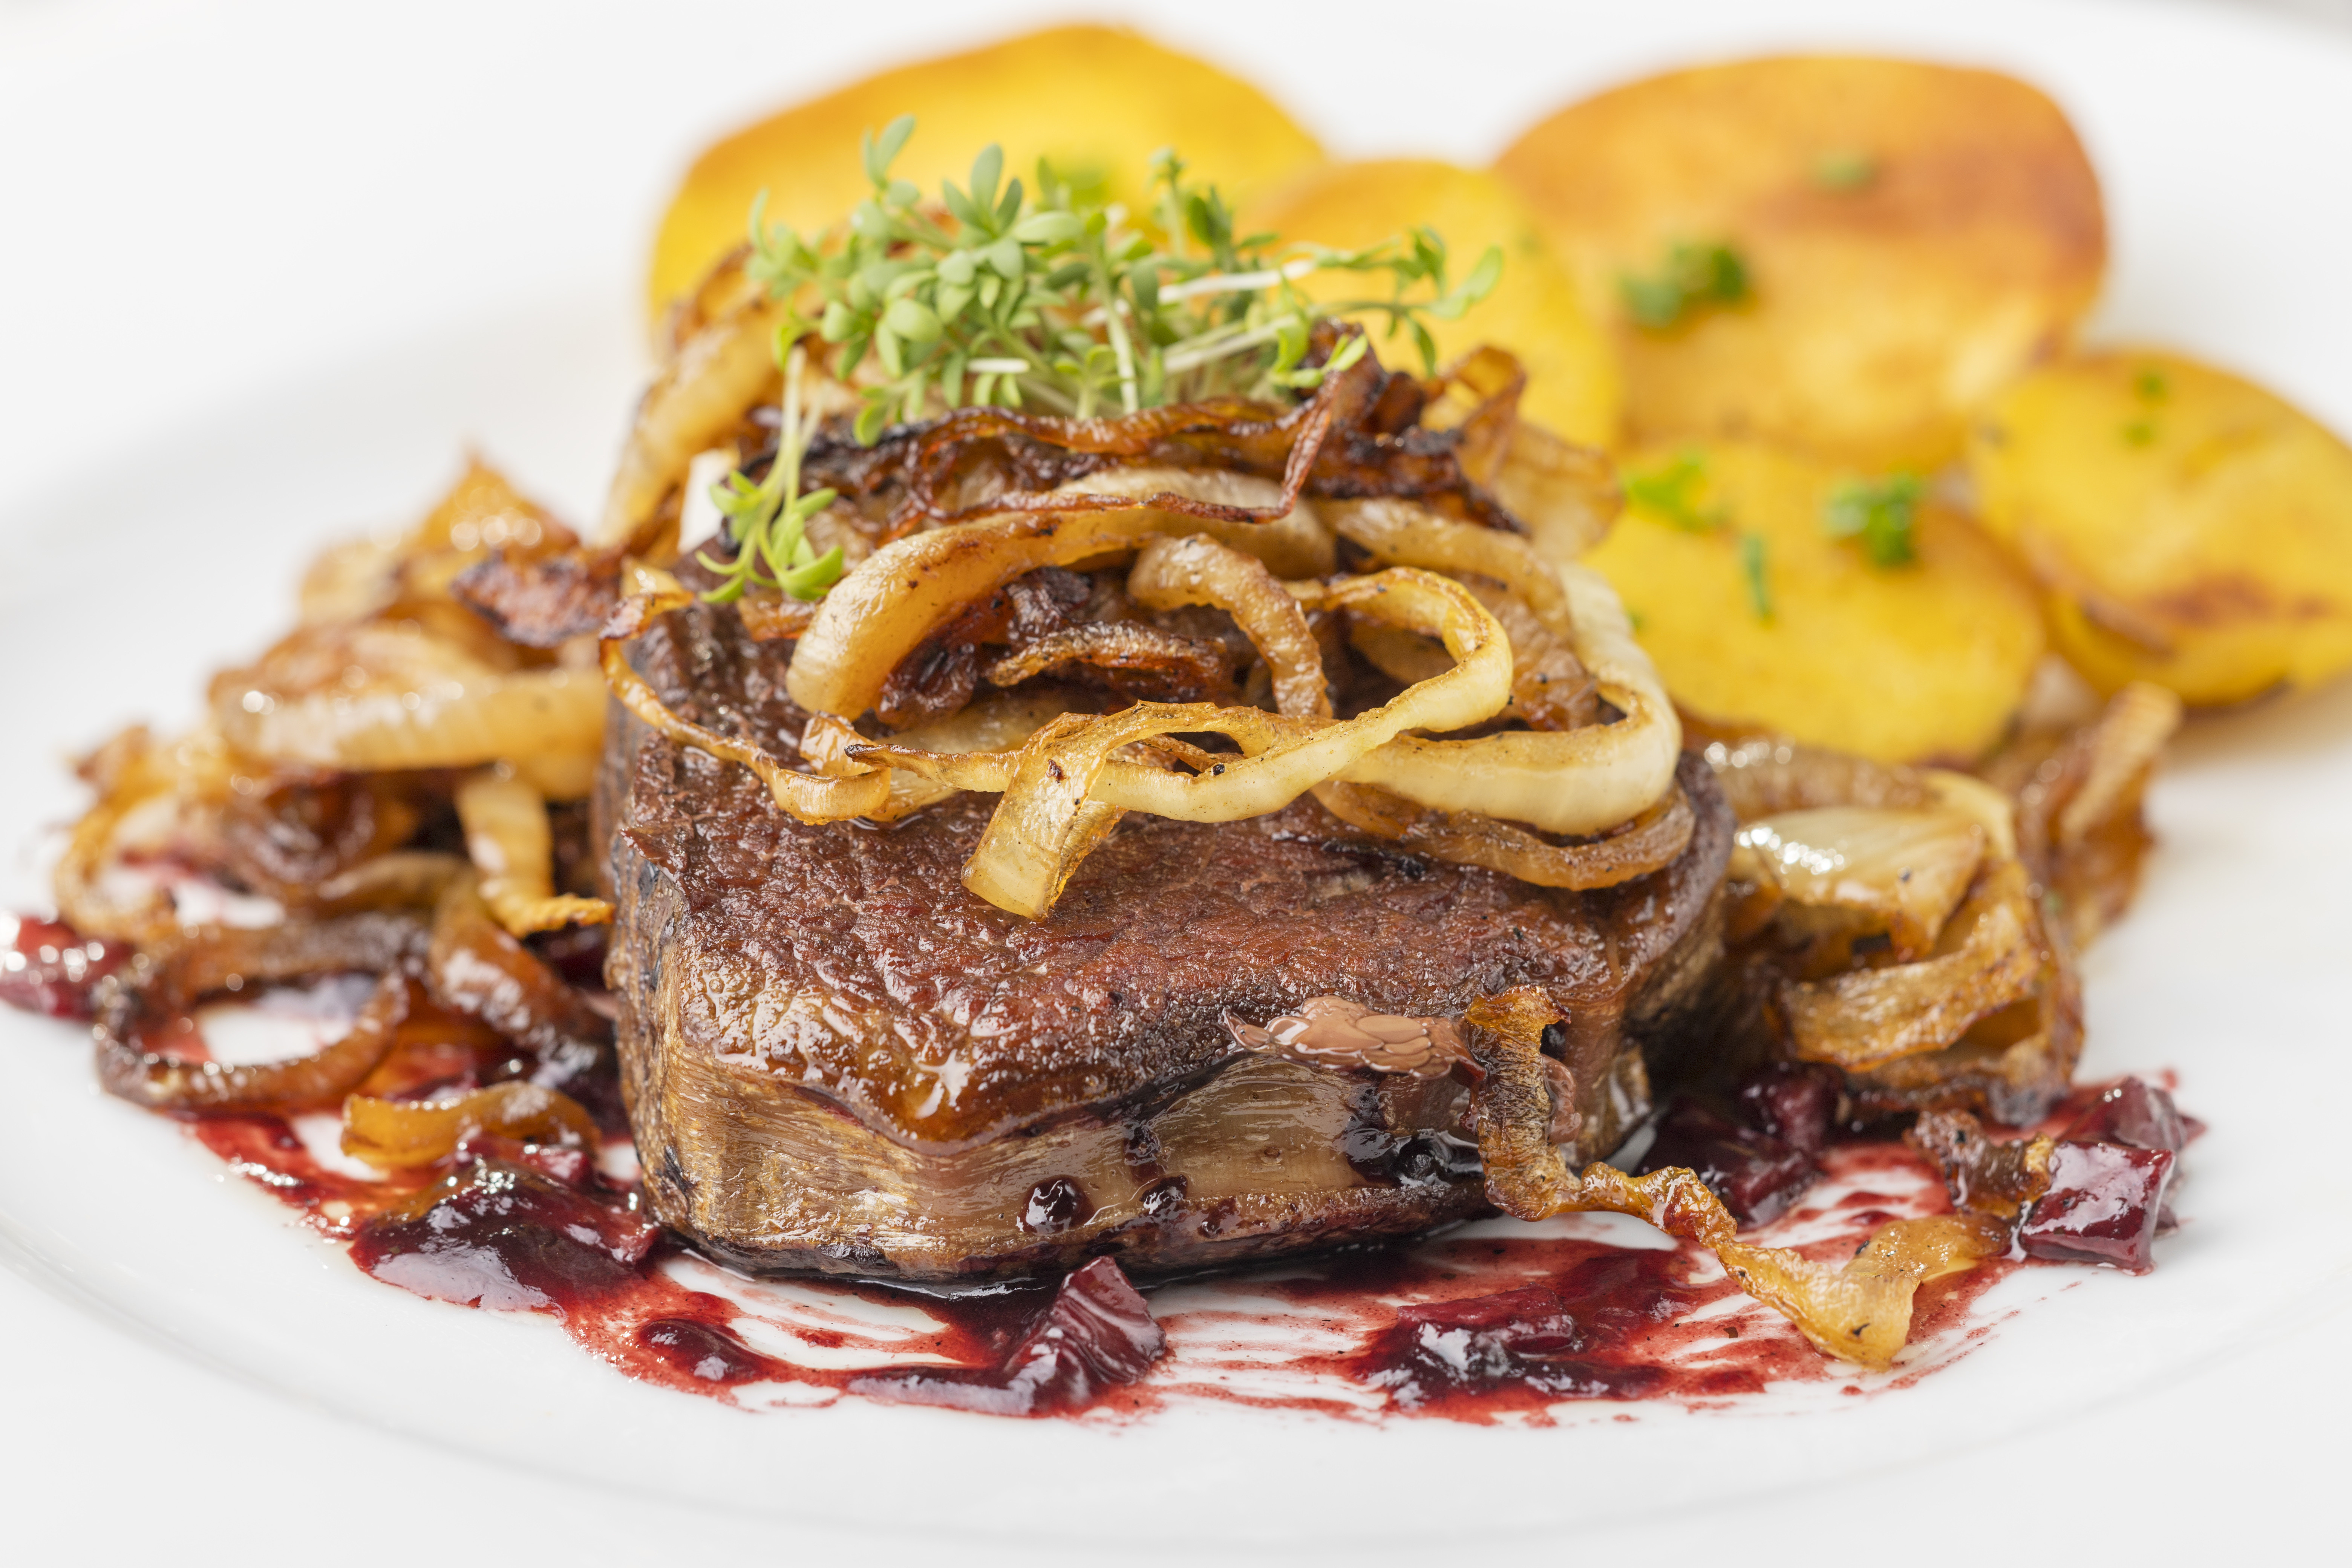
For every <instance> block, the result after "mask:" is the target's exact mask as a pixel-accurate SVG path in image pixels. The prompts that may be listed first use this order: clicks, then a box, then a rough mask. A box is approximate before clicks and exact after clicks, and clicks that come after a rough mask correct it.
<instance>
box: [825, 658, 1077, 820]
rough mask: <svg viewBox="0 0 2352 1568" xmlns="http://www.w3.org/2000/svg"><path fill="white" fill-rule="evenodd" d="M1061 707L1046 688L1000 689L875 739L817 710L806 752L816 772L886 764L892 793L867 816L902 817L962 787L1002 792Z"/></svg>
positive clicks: (842, 772) (841, 773) (847, 772)
mask: <svg viewBox="0 0 2352 1568" xmlns="http://www.w3.org/2000/svg"><path fill="white" fill-rule="evenodd" d="M1063 712H1064V708H1063V705H1062V700H1061V699H1060V698H1058V697H1055V696H1053V695H1050V694H1047V693H1042V692H1027V691H1007V692H1000V693H998V694H996V695H994V696H990V697H982V698H981V699H979V700H976V701H974V702H971V703H970V704H969V705H967V706H966V707H964V708H963V709H962V710H960V711H958V712H955V713H950V714H949V715H948V716H947V717H946V718H944V719H940V720H937V721H933V722H931V723H929V724H919V725H917V726H916V727H915V728H913V729H911V730H901V731H898V733H897V734H896V735H893V736H892V737H891V738H890V739H889V740H888V741H887V742H869V741H867V740H866V738H865V737H864V736H862V735H860V734H859V733H858V732H857V731H855V730H853V729H851V728H850V727H849V726H848V725H846V724H845V723H843V722H842V721H840V720H838V719H835V718H834V717H833V716H832V715H831V714H819V715H817V716H816V717H815V718H814V719H812V720H810V721H809V723H808V727H807V728H806V729H805V730H804V731H803V732H802V735H801V755H802V757H803V758H804V759H805V760H806V761H807V763H808V764H809V765H810V766H811V767H813V768H814V769H816V771H817V772H819V773H827V774H831V775H834V776H837V777H850V776H854V775H855V774H856V773H858V772H860V771H862V770H863V769H865V768H867V767H874V766H883V767H887V769H888V770H889V776H890V796H889V798H888V799H887V800H886V801H885V802H883V804H882V805H881V806H880V807H879V808H878V809H877V810H874V811H870V812H867V813H866V817H867V819H868V820H870V821H874V822H896V821H898V819H899V818H900V817H902V816H907V815H908V814H909V813H911V812H916V811H920V810H921V809H922V808H923V807H925V806H927V805H931V804H933V803H934V802H937V801H942V800H945V799H947V797H948V796H950V795H955V794H958V793H960V792H961V791H963V790H968V789H969V790H979V791H981V792H982V793H985V794H991V795H998V794H1002V793H1003V790H1004V786H1005V784H1007V783H1009V782H1010V781H1011V779H1012V777H1013V760H1014V759H1015V758H1016V757H1018V756H1019V755H1020V752H1021V747H1022V744H1023V743H1024V742H1026V741H1027V740H1028V739H1029V737H1030V736H1032V735H1034V734H1035V733H1036V732H1037V731H1039V730H1041V729H1043V728H1045V725H1046V724H1047V723H1049V722H1051V721H1053V720H1055V719H1057V718H1059V717H1060V716H1061V715H1062V713H1063ZM957 780H965V781H969V782H962V783H958V782H955V781H957Z"/></svg>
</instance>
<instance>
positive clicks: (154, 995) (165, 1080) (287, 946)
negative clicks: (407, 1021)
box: [91, 915, 424, 1115]
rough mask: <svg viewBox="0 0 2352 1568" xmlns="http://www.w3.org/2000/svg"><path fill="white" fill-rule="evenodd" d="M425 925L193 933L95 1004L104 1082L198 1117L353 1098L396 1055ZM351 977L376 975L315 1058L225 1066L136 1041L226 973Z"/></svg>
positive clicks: (223, 983)
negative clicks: (241, 946)
mask: <svg viewBox="0 0 2352 1568" xmlns="http://www.w3.org/2000/svg"><path fill="white" fill-rule="evenodd" d="M423 931H424V928H423V927H422V926H421V925H418V924H417V923H416V922H415V921H396V920H393V919H391V918H389V917H385V916H380V915H377V916H368V915H362V916H357V917H352V918H348V919H345V920H341V921H320V922H318V923H315V924H311V925H307V926H301V927H281V928H274V929H270V930H265V931H258V932H241V931H201V932H196V933H193V934H191V935H190V936H188V937H186V938H184V939H183V940H182V941H181V942H179V943H177V944H175V945H174V946H173V948H172V949H171V950H169V951H167V952H165V953H164V954H163V956H162V957H161V958H160V959H159V960H157V961H156V963H155V967H154V969H153V971H152V973H151V974H150V975H149V976H147V977H146V978H145V979H144V981H143V983H141V984H126V985H123V986H121V988H120V989H118V990H117V991H116V992H115V994H113V995H112V996H111V997H110V998H109V999H108V1000H107V1002H106V1003H105V1004H104V1005H102V1006H101V1007H100V1010H99V1017H98V1022H97V1024H96V1025H95V1026H94V1027H93V1028H92V1029H91V1037H92V1041H93V1043H94V1044H95V1046H96V1048H97V1056H98V1078H99V1082H100V1084H101V1085H102V1086H103V1087H104V1088H105V1089H106V1090H107V1092H108V1093H110V1094H112V1095H115V1096H118V1097H119V1098H121V1099H123V1100H129V1101H131V1103H132V1104H134V1105H138V1106H141V1107H143V1108H144V1109H146V1110H161V1111H176V1112H180V1113H183V1114H198V1115H205V1114H215V1115H216V1114H228V1113H235V1112H239V1111H252V1110H282V1109H286V1108H288V1107H291V1106H299V1105H306V1104H313V1103H316V1102H318V1101H320V1100H333V1099H335V1098H337V1097H339V1096H341V1095H343V1094H347V1093H349V1092H350V1091H351V1090H352V1089H354V1088H356V1087H357V1086H358V1084H359V1083H360V1082H361V1080H362V1079H365V1078H366V1077H367V1075H368V1074H369V1073H371V1072H373V1071H374V1070H375V1068H376V1065H377V1064H378V1063H379V1062H381V1061H383V1058H384V1057H385V1056H386V1055H387V1054H388V1053H389V1052H390V1051H391V1049H392V1047H393V1045H394V1040H395V1039H396V1037H397V1036H398V1032H399V1027H400V1025H401V1022H402V1021H403V1020H404V1018H405V1017H406V1016H407V1014H408V984H409V982H408V974H407V972H406V965H405V963H404V962H403V960H404V954H405V953H406V951H407V950H408V949H411V948H413V947H415V945H416V944H417V942H419V941H420V940H421V938H422V936H423ZM233 942H242V943H245V944H247V945H248V948H249V951H248V952H246V953H245V954H243V955H242V956H232V957H229V958H226V959H223V958H222V957H220V956H219V955H218V954H217V953H216V952H215V951H214V950H215V948H218V947H221V946H224V945H226V944H229V943H233ZM279 948H282V949H283V950H284V951H274V950H276V949H279ZM207 963H210V964H211V965H212V966H213V967H215V968H218V967H221V966H222V965H223V964H224V963H234V964H236V965H238V967H237V968H236V969H233V970H227V971H226V972H225V973H220V974H217V975H215V974H211V973H206V972H205V965H206V964H207ZM340 973H377V974H379V975H380V978H379V979H378V981H377V982H376V987H375V990H374V991H373V993H371V994H370V995H369V997H368V1000H367V1002H366V1004H365V1005H362V1007H361V1009H360V1012H359V1016H358V1017H357V1018H355V1019H354V1020H352V1028H351V1032H350V1033H349V1034H347V1035H345V1036H344V1037H342V1038H341V1039H340V1040H336V1041H334V1042H333V1043H332V1044H331V1045H328V1046H325V1047H321V1048H320V1049H319V1050H317V1051H314V1052H312V1053H311V1054H310V1055H309V1056H304V1057H296V1058H292V1059H290V1060H288V1061H277V1062H259V1063H252V1064H247V1065H245V1066H227V1065H224V1064H222V1063H219V1062H187V1061H180V1060H177V1059H175V1058H171V1057H167V1056H163V1055H161V1054H160V1053H157V1052H154V1051H150V1050H147V1049H145V1048H144V1047H142V1045H141V1044H140V1039H141V1036H142V1032H143V1029H144V1026H146V1025H147V1024H148V1022H149V1021H150V1019H151V1018H152V1017H153V1016H156V1015H159V1014H160V1015H163V1016H173V1017H178V1018H185V1017H187V1016H188V1012H187V1009H188V1008H189V1007H191V1006H193V1005H194V1004H195V1003H196V1002H198V1001H201V1000H202V999H203V997H204V996H205V995H209V994H214V993H215V992H218V991H221V990H225V989H227V988H228V985H229V983H230V982H231V981H235V982H236V984H237V986H238V987H239V988H240V989H241V988H242V987H243V985H244V984H246V983H247V982H248V981H254V982H267V981H283V980H294V979H300V978H303V977H305V976H308V975H315V974H340Z"/></svg>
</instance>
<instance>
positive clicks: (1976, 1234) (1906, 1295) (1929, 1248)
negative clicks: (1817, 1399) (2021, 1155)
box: [1715, 1215, 2010, 1369]
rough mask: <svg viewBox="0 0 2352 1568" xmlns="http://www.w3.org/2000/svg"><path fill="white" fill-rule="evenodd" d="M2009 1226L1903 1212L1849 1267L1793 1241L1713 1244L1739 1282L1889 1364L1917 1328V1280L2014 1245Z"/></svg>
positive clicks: (1804, 1325)
mask: <svg viewBox="0 0 2352 1568" xmlns="http://www.w3.org/2000/svg"><path fill="white" fill-rule="evenodd" d="M2009 1246H2010V1232H2009V1226H2006V1225H2004V1224H2002V1223H2001V1222H2000V1221H1999V1220H1997V1219H1993V1218H1990V1217H1989V1216H1987V1215H1933V1216H1931V1217H1929V1218H1927V1219H1899V1220H1895V1221H1894V1222H1893V1223H1892V1224H1889V1225H1885V1226H1881V1227H1879V1230H1878V1233H1877V1234H1876V1235H1874V1236H1873V1237H1871V1238H1870V1244H1869V1245H1868V1246H1866V1247H1864V1248H1863V1249H1862V1251H1861V1252H1859V1253H1857V1254H1856V1255H1855V1256H1854V1257H1853V1258H1852V1259H1850V1260H1849V1261H1848V1262H1846V1263H1845V1264H1844V1265H1843V1267H1832V1265H1830V1264H1827V1263H1817V1262H1815V1261H1813V1260H1812V1259H1811V1258H1807V1257H1805V1256H1804V1255H1803V1254H1802V1253H1801V1252H1798V1251H1796V1250H1794V1249H1793V1248H1790V1247H1750V1246H1748V1245H1747V1244H1746V1243H1744V1242H1738V1241H1733V1242H1727V1243H1725V1244H1723V1245H1721V1246H1718V1247H1717V1248H1716V1249H1715V1253H1716V1257H1717V1258H1719V1259H1720V1260H1721V1261H1722V1263H1723V1266H1724V1268H1725V1269H1726V1270H1727V1271H1728V1272H1729V1273H1730V1275H1731V1277H1732V1278H1733V1279H1737V1280H1738V1281H1739V1287H1740V1289H1743V1290H1745V1291H1747V1292H1748V1294H1749V1295H1750V1296H1753V1297H1755V1298H1756V1299H1757V1300H1759V1301H1761V1302H1763V1303H1764V1304H1765V1305H1766V1306H1768V1307H1770V1308H1771V1309H1773V1310H1775V1311H1777V1312H1779V1313H1780V1315H1781V1316H1782V1317H1784V1318H1787V1319H1788V1320H1789V1321H1790V1322H1792V1323H1794V1324H1796V1325H1797V1329H1798V1331H1799V1332H1801V1333H1802V1334H1803V1335H1804V1336H1805V1338H1807V1339H1809V1340H1811V1341H1812V1342H1813V1343H1814V1345H1815V1346H1816V1347H1818V1348H1819V1349H1821V1350H1822V1351H1824V1352H1828V1353H1829V1354H1831V1355H1833V1356H1835V1357H1837V1358H1838V1359H1839V1360H1840V1361H1850V1362H1857V1363H1861V1364H1862V1365H1864V1366H1866V1367H1872V1368H1878V1369H1884V1368H1885V1367H1888V1366H1891V1365H1893V1364H1894V1362H1895V1352H1897V1351H1900V1350H1901V1349H1902V1348H1903V1342H1904V1341H1905V1340H1906V1339H1908V1338H1909V1337H1910V1333H1911V1309H1912V1304H1913V1301H1914V1299H1915V1298H1916V1296H1917V1294H1918V1290H1919V1287H1920V1286H1922V1285H1924V1284H1926V1283H1927V1281H1928V1280H1930V1279H1941V1278H1942V1277H1943V1276H1945V1275H1947V1274H1958V1273H1962V1272H1964V1271H1966V1270H1968V1269H1970V1268H1975V1267H1976V1266H1977V1265H1978V1264H1979V1263H1981V1262H1982V1261H1984V1260H1985V1259H1986V1258H1998V1257H2000V1255H2001V1254H2002V1253H2004V1252H2007V1251H2008V1250H2009Z"/></svg>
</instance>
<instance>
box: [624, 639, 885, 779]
mask: <svg viewBox="0 0 2352 1568" xmlns="http://www.w3.org/2000/svg"><path fill="white" fill-rule="evenodd" d="M603 658H604V680H605V683H606V684H607V685H608V686H609V687H611V689H612V692H613V696H614V699H615V700H617V701H619V703H620V704H621V706H622V707H624V708H626V709H627V710H629V711H630V712H632V713H634V714H635V715H636V716H637V717H638V718H640V719H642V720H644V721H646V723H647V724H649V725H651V726H652V727H653V728H654V729H656V730H657V731H660V732H661V733H662V734H664V735H666V736H667V737H668V738H669V739H670V740H671V741H673V742H677V744H678V745H681V746H692V747H693V748H694V749H695V750H697V751H698V752H709V754H710V755H712V756H714V757H717V758H718V759H719V760H720V761H721V762H728V763H735V764H737V765H738V766H740V767H744V768H749V769H750V770H751V772H752V773H754V774H755V775H757V776H758V778H759V780H760V782H761V784H765V785H767V786H768V795H769V798H770V799H772V800H773V801H774V802H775V803H776V805H777V806H778V807H779V808H781V809H782V811H784V812H785V813H786V814H788V815H789V816H793V818H795V819H797V820H799V821H801V822H807V823H818V822H841V821H844V820H845V819H847V818H849V817H853V816H868V815H870V814H872V813H874V812H877V811H879V810H881V809H882V807H883V805H885V803H887V801H888V800H889V798H890V774H889V772H888V770H887V769H881V770H877V771H876V772H873V773H856V774H853V775H851V776H847V777H837V778H821V777H818V776H816V775H814V774H811V773H795V772H794V771H793V769H791V768H789V767H787V766H785V765H784V763H782V762H781V761H779V760H778V759H777V758H775V757H773V756H772V755H770V754H769V753H768V752H767V751H766V750H765V749H764V748H763V747H761V746H760V745H758V744H756V743H754V742H750V741H739V740H736V739H735V738H734V737H733V736H730V735H722V734H719V732H718V731H715V730H708V729H705V728H704V727H703V726H701V725H699V724H696V723H692V722H690V721H687V720H684V719H681V718H679V717H678V716H677V714H675V713H673V712H671V711H670V710H669V708H668V706H667V704H666V703H664V702H663V701H662V700H661V698H660V696H659V695H658V694H657V693H656V691H655V690H654V689H653V688H652V687H650V686H648V685H646V681H645V678H644V677H643V676H641V675H639V674H638V673H637V672H636V671H635V670H634V669H631V668H629V656H628V652H627V646H626V644H625V642H624V641H623V640H622V639H620V638H617V637H608V638H606V639H605V641H604V652H603Z"/></svg>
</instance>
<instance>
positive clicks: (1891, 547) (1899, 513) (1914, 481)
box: [1822, 474, 1927, 567]
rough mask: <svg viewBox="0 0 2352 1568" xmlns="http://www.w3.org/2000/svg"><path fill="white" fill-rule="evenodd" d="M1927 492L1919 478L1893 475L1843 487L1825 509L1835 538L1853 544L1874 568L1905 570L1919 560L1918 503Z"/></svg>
mask: <svg viewBox="0 0 2352 1568" xmlns="http://www.w3.org/2000/svg"><path fill="white" fill-rule="evenodd" d="M1926 495H1927V486H1926V485H1925V484H1924V483H1922V482H1921V481H1920V479H1919V478H1918V476H1917V475H1916V474H1890V475H1888V476H1887V477H1886V478H1885V479H1858V480H1854V481H1853V482H1851V483H1847V484H1843V485H1840V486H1838V487H1837V488H1836V489H1833V490H1832V491H1831V492H1830V497H1829V500H1828V501H1827V502H1826V503H1824V505H1823V506H1822V527H1823V528H1825V529H1827V530H1828V531H1829V534H1830V537H1831V538H1832V539H1854V540H1859V541H1861V542H1862V552H1863V553H1864V555H1866V556H1868V557H1869V558H1870V563H1871V564H1872V565H1874V566H1881V567H1895V566H1906V565H1908V564H1910V563H1911V562H1912V561H1914V560H1915V559H1916V558H1917V550H1916V533H1917V531H1918V523H1919V502H1920V501H1921V500H1922V499H1924V498H1925V497H1926Z"/></svg>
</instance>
